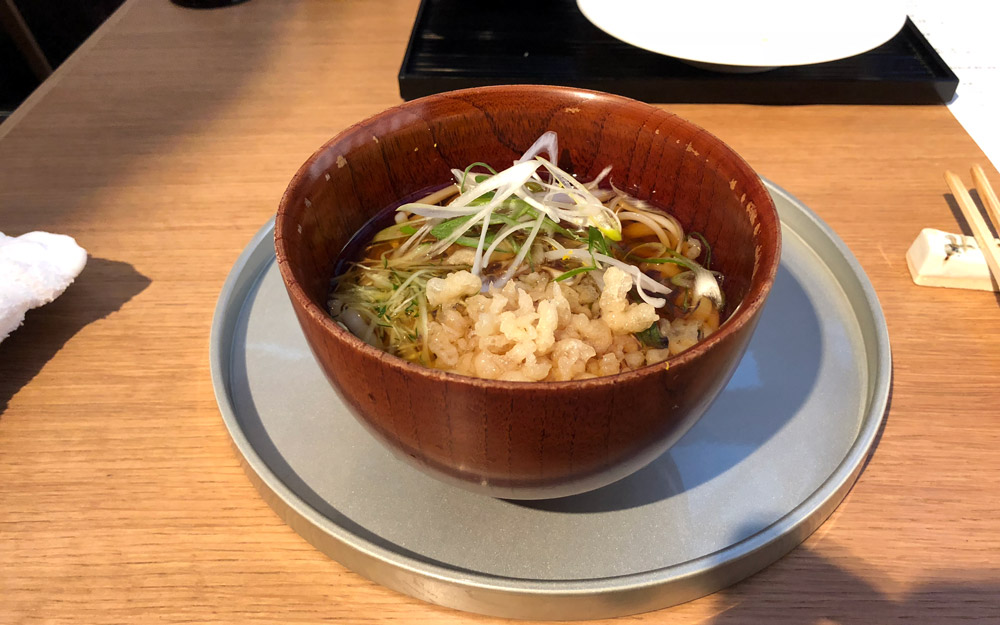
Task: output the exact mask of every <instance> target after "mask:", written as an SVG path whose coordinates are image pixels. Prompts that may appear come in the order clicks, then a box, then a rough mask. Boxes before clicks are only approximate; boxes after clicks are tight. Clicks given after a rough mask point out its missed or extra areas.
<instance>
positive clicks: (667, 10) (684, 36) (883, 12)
mask: <svg viewBox="0 0 1000 625" xmlns="http://www.w3.org/2000/svg"><path fill="white" fill-rule="evenodd" d="M577 4H578V5H579V7H580V11H581V12H582V13H583V14H584V15H585V16H586V17H587V19H589V20H590V21H591V22H593V23H594V25H595V26H597V27H598V28H600V29H601V30H603V31H605V32H606V33H608V34H609V35H611V36H613V37H616V38H618V39H621V40H622V41H624V42H626V43H630V44H632V45H634V46H638V47H640V48H644V49H646V50H650V51H652V52H658V53H660V54H665V55H668V56H673V57H676V58H679V59H682V60H685V61H689V62H693V63H694V64H696V65H707V66H710V67H712V68H713V69H727V68H728V69H730V70H731V71H732V70H735V71H739V68H746V69H748V70H750V71H753V70H755V69H756V70H760V69H767V68H773V67H781V66H786V65H808V64H813V63H824V62H827V61H835V60H837V59H842V58H846V57H849V56H854V55H857V54H861V53H863V52H867V51H868V50H871V49H872V48H875V47H878V46H879V45H881V44H883V43H885V42H886V41H888V40H889V39H892V38H893V37H894V36H895V35H896V34H897V33H898V32H899V31H900V29H901V28H902V27H903V24H904V23H905V22H906V13H905V11H904V10H903V6H902V3H901V2H898V1H897V0H840V1H839V2H829V1H828V2H809V1H807V0H799V1H790V0H757V1H756V2H754V1H750V0H744V1H739V0H716V1H705V0H702V1H700V2H675V1H669V0H663V1H657V0H577ZM727 66H728V67H727ZM744 71H746V70H744Z"/></svg>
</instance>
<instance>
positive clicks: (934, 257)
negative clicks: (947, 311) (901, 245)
mask: <svg viewBox="0 0 1000 625" xmlns="http://www.w3.org/2000/svg"><path fill="white" fill-rule="evenodd" d="M994 244H996V245H1000V241H996V240H994ZM906 265H907V267H909V268H910V275H911V276H912V277H913V282H914V283H915V284H918V285H920V286H937V287H944V288H951V289H974V290H977V291H992V290H993V280H991V279H990V269H989V267H988V266H987V265H986V258H985V257H984V256H983V250H981V249H980V248H979V244H978V243H977V242H976V239H975V237H969V236H964V235H961V234H952V233H950V232H942V231H941V230H935V229H933V228H924V229H923V230H921V231H920V234H919V235H918V236H917V238H916V240H914V241H913V244H912V245H910V249H909V250H907V251H906Z"/></svg>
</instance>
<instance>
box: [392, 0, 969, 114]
mask: <svg viewBox="0 0 1000 625" xmlns="http://www.w3.org/2000/svg"><path fill="white" fill-rule="evenodd" d="M523 83H535V84H553V85H567V86H572V87H582V88H587V89H596V90H598V91H606V92H610V93H617V94H620V95H624V96H627V97H632V98H636V99H638V100H643V101H647V102H660V103H670V102H674V103H708V102H718V103H746V104H935V103H940V102H948V101H949V100H951V98H952V96H954V94H955V89H956V88H957V87H958V77H957V76H956V75H955V73H954V72H953V71H951V69H950V68H949V67H948V66H947V64H945V62H944V61H943V60H942V59H941V57H940V56H939V55H938V54H937V52H935V50H934V49H933V48H932V47H931V46H930V44H929V43H928V42H927V39H925V38H924V36H923V35H922V34H921V33H920V31H919V30H918V29H917V27H916V26H915V25H914V24H913V22H912V21H911V20H909V19H907V20H906V24H905V25H904V26H903V28H902V30H900V32H899V34H897V35H896V36H895V37H894V38H892V39H890V40H889V41H888V42H886V43H885V44H883V45H881V46H879V47H877V48H875V49H874V50H870V51H869V52H866V53H864V54H860V55H857V56H853V57H850V58H846V59H841V60H839V61H832V62H829V63H818V64H815V65H800V66H791V67H779V68H776V69H772V70H769V71H763V72H755V73H726V72H717V71H712V70H707V69H701V68H698V67H695V66H693V65H689V64H688V63H685V62H683V61H681V60H678V59H675V58H671V57H667V56H663V55H660V54H656V53H653V52H648V51H646V50H643V49H641V48H637V47H635V46H632V45H629V44H627V43H625V42H623V41H619V40H618V39H615V38H614V37H612V36H610V35H608V34H606V33H604V32H603V31H601V30H600V29H598V28H597V27H596V26H594V25H593V24H591V23H590V22H589V21H588V20H587V18H585V17H584V16H583V14H582V13H581V12H580V10H579V9H578V8H577V5H576V2H574V0H552V1H546V2H535V1H528V0H508V1H505V2H494V3H468V2H460V1H458V0H423V1H422V2H421V5H420V10H419V11H418V13H417V18H416V21H415V23H414V27H413V33H412V35H411V37H410V42H409V45H408V47H407V49H406V55H405V56H404V58H403V65H402V67H401V68H400V72H399V91H400V95H401V96H402V97H403V99H405V100H412V99H414V98H418V97H422V96H425V95H430V94H433V93H440V92H442V91H449V90H452V89H462V88H466V87H478V86H483V85H497V84H523Z"/></svg>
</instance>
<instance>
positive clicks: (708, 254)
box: [690, 232, 712, 269]
mask: <svg viewBox="0 0 1000 625" xmlns="http://www.w3.org/2000/svg"><path fill="white" fill-rule="evenodd" d="M690 236H693V237H697V238H698V240H699V241H701V246H702V248H703V249H704V250H705V262H704V263H702V266H703V267H705V269H711V268H712V246H711V245H709V244H708V241H707V240H705V236H704V235H703V234H702V233H700V232H692V233H691V235H690Z"/></svg>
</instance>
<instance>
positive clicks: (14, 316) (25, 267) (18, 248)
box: [0, 232, 87, 341]
mask: <svg viewBox="0 0 1000 625" xmlns="http://www.w3.org/2000/svg"><path fill="white" fill-rule="evenodd" d="M86 264H87V251H86V250H84V249H83V248H82V247H80V246H79V245H77V244H76V241H75V240H73V237H69V236H66V235H63V234H51V233H48V232H29V233H27V234H23V235H21V236H19V237H8V236H5V235H4V234H3V233H2V232H0V341H3V340H4V339H5V338H7V336H8V335H10V333H11V332H13V331H14V330H16V329H17V328H18V327H20V326H21V324H22V323H23V322H24V314H25V313H26V312H28V310H29V309H31V308H37V307H39V306H42V305H43V304H48V303H49V302H51V301H52V300H54V299H55V298H57V297H59V296H60V295H62V293H63V291H65V290H66V287H68V286H69V285H70V284H72V283H73V280H74V279H76V277H77V276H78V275H80V272H81V271H83V267H84V265H86Z"/></svg>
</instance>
